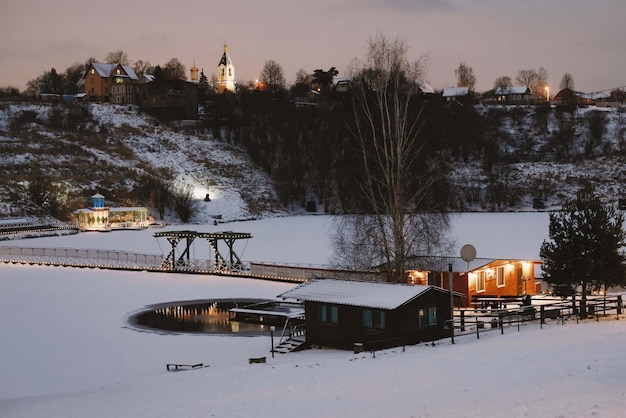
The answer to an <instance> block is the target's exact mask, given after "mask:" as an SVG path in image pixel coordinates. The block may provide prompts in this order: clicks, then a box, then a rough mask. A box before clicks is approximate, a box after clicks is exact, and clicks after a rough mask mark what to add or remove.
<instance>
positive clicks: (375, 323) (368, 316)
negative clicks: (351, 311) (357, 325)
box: [363, 309, 385, 329]
mask: <svg viewBox="0 0 626 418" xmlns="http://www.w3.org/2000/svg"><path fill="white" fill-rule="evenodd" d="M363 328H370V329H385V311H373V310H371V309H364V310H363Z"/></svg>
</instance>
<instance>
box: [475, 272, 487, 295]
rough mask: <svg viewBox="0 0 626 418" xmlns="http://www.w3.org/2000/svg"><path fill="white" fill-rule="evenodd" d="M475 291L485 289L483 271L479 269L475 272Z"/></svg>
mask: <svg viewBox="0 0 626 418" xmlns="http://www.w3.org/2000/svg"><path fill="white" fill-rule="evenodd" d="M476 291H477V292H484V291H485V272H484V271H479V272H478V274H476Z"/></svg>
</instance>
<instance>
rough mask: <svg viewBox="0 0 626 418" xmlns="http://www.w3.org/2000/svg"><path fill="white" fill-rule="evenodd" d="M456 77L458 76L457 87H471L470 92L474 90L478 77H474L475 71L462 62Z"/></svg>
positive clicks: (455, 71) (455, 72)
mask: <svg viewBox="0 0 626 418" xmlns="http://www.w3.org/2000/svg"><path fill="white" fill-rule="evenodd" d="M454 75H456V86H457V87H469V89H470V90H474V85H475V84H476V76H475V75H474V70H473V69H472V67H470V66H469V65H467V64H466V63H464V62H462V63H461V64H460V65H459V68H457V69H456V70H454Z"/></svg>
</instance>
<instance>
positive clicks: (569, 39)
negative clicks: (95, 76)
mask: <svg viewBox="0 0 626 418" xmlns="http://www.w3.org/2000/svg"><path fill="white" fill-rule="evenodd" d="M625 17H626V1H624V0H548V1H546V0H524V1H519V0H471V1H470V0H333V1H330V0H316V1H294V0H263V1H247V0H246V1H237V0H230V1H226V0H223V1H207V0H178V1H162V0H151V1H145V0H132V1H119V0H109V1H106V2H89V1H78V0H54V1H50V0H0V57H2V58H1V60H2V65H0V87H6V86H9V85H10V86H15V87H18V88H20V89H23V88H25V87H26V82H27V81H28V80H31V79H33V78H35V77H37V76H39V75H41V74H42V73H43V72H44V71H49V70H50V69H51V68H55V69H56V70H57V71H58V72H62V71H64V70H65V69H66V68H67V67H69V66H70V65H72V64H73V63H75V62H84V61H86V60H87V59H88V58H90V57H93V58H96V59H97V60H103V59H104V57H105V56H106V55H107V53H109V52H111V51H116V50H120V49H121V50H123V51H124V52H126V53H127V55H128V57H129V59H130V60H131V61H136V60H144V61H149V62H150V63H152V64H153V65H156V64H165V63H166V62H167V61H169V59H171V58H177V59H178V60H179V61H180V62H182V63H183V64H184V65H185V66H186V68H187V69H189V68H190V67H191V66H192V65H193V64H194V62H195V64H196V66H197V67H199V68H201V69H204V73H205V74H206V75H207V77H210V76H211V74H214V73H216V68H217V64H218V62H219V59H220V57H221V54H222V50H223V49H222V48H223V45H224V43H227V44H228V48H229V53H230V56H231V58H232V60H233V63H234V64H235V70H236V79H237V81H238V82H246V81H249V80H254V79H255V78H258V76H259V73H260V72H261V69H262V68H263V64H264V63H265V62H266V61H267V60H270V59H273V60H275V61H277V62H278V63H279V64H280V65H281V66H282V67H283V69H284V73H285V78H286V79H287V82H288V83H292V82H293V81H294V79H295V75H296V73H297V72H298V70H300V69H304V70H306V71H307V72H313V70H315V69H317V68H322V69H325V70H326V69H328V68H330V67H336V68H337V69H338V70H339V72H340V74H339V76H342V75H345V73H346V70H347V67H348V65H349V63H350V61H351V60H352V59H353V58H362V57H363V56H364V53H365V49H366V46H367V41H368V39H370V38H371V37H373V36H375V35H376V34H377V33H381V34H383V35H385V36H386V37H387V38H390V39H396V38H399V39H403V40H405V41H406V42H407V44H408V45H409V47H410V51H409V58H410V59H411V60H416V59H417V58H419V57H420V56H422V55H425V56H427V57H428V58H429V61H430V67H429V68H430V69H429V72H428V75H427V79H428V81H429V82H430V83H431V84H432V85H433V87H435V88H436V89H442V88H444V87H449V86H453V85H454V84H455V81H456V78H455V75H454V69H455V68H457V67H458V66H459V64H460V63H461V62H465V63H466V64H467V65H469V66H470V67H472V68H473V70H474V74H475V75H476V79H477V83H476V90H477V91H484V90H488V89H491V88H492V87H493V83H494V81H495V79H496V78H497V77H499V76H503V75H507V76H509V77H511V78H512V79H514V78H515V76H516V75H517V73H518V71H519V70H524V69H533V68H534V69H538V68H539V67H544V68H545V69H546V70H547V71H548V74H549V83H550V85H551V88H552V91H553V92H554V90H555V89H557V88H558V85H559V82H560V80H561V77H562V76H563V74H564V73H566V72H568V73H570V74H572V76H573V78H574V83H575V88H576V89H577V90H580V91H585V92H591V91H600V90H604V89H611V88H615V87H621V86H625V85H626V24H624V18H625Z"/></svg>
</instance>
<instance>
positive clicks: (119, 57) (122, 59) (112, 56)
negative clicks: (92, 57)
mask: <svg viewBox="0 0 626 418" xmlns="http://www.w3.org/2000/svg"><path fill="white" fill-rule="evenodd" d="M104 62H106V63H107V64H122V65H130V61H129V60H128V55H126V52H124V51H122V50H121V49H118V50H117V51H114V52H109V53H108V54H107V56H106V57H105V58H104Z"/></svg>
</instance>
